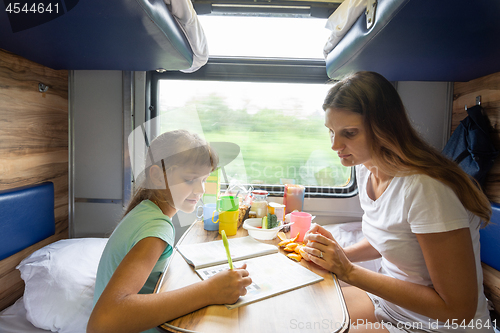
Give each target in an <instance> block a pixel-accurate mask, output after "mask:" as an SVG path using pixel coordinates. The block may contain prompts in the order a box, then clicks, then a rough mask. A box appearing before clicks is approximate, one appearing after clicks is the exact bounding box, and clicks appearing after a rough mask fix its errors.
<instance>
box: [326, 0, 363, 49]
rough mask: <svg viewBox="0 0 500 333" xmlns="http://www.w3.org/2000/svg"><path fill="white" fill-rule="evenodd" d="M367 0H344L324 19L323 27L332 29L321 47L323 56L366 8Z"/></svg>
mask: <svg viewBox="0 0 500 333" xmlns="http://www.w3.org/2000/svg"><path fill="white" fill-rule="evenodd" d="M366 4H367V0H345V1H344V2H342V4H340V6H339V7H338V8H337V9H336V10H335V11H334V12H333V14H332V15H330V17H329V18H328V20H327V21H326V25H325V28H327V29H329V30H331V31H332V33H331V35H330V37H328V41H327V42H326V44H325V46H324V48H323V55H324V56H325V58H326V57H327V56H328V54H329V53H330V51H332V50H333V48H334V47H335V46H336V45H337V44H338V43H339V42H340V40H341V39H342V37H344V35H345V34H346V33H347V31H349V29H351V27H352V25H353V24H354V22H355V21H356V20H357V19H358V17H359V16H360V15H361V14H362V13H363V12H364V11H365V10H366Z"/></svg>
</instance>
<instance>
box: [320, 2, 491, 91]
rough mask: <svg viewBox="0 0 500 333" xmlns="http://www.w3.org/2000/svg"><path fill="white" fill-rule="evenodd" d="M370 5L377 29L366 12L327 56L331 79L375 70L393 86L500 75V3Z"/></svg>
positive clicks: (376, 3) (392, 3)
mask: <svg viewBox="0 0 500 333" xmlns="http://www.w3.org/2000/svg"><path fill="white" fill-rule="evenodd" d="M345 1H346V2H347V3H349V2H350V3H354V2H360V1H355V0H345ZM370 2H375V18H374V21H373V22H374V23H373V25H372V26H371V27H367V19H366V14H365V12H364V11H363V13H362V14H361V15H360V16H359V18H357V20H355V21H354V23H353V25H352V27H351V28H350V29H348V30H347V29H346V30H347V31H346V32H345V35H344V36H343V38H342V39H340V41H339V42H338V44H337V45H336V46H335V47H334V48H333V50H331V51H330V52H329V53H328V54H327V56H326V66H327V74H328V76H329V77H330V78H332V79H338V78H340V77H342V76H344V75H346V74H348V73H351V72H355V71H359V70H370V71H375V72H379V73H380V74H382V75H384V76H385V77H386V78H388V79H389V80H391V81H469V80H472V79H475V78H478V77H481V76H485V75H488V74H491V73H495V72H498V71H500V61H498V59H500V43H498V36H500V20H498V16H499V14H500V1H491V0H474V1H470V0H453V1H451V0H447V1H435V0H378V1H368V3H370ZM347 3H346V4H344V6H345V5H347ZM371 7H372V8H373V5H371ZM339 9H341V7H339ZM352 12H355V11H352ZM372 12H373V10H372ZM357 14H358V15H359V11H358V12H357Z"/></svg>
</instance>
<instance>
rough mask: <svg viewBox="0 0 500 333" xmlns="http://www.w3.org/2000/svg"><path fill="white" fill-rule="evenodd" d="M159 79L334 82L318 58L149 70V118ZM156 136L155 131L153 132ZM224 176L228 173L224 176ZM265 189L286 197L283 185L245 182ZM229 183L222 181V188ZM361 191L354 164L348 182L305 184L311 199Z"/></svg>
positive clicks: (234, 60) (220, 61) (213, 61)
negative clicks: (189, 69) (189, 70)
mask: <svg viewBox="0 0 500 333" xmlns="http://www.w3.org/2000/svg"><path fill="white" fill-rule="evenodd" d="M159 80H204V81H243V82H276V83H316V84H318V83H319V84H326V83H328V82H329V81H331V80H330V79H329V78H328V76H327V75H326V66H325V61H323V60H316V59H281V58H280V59H278V58H244V57H211V58H210V59H209V60H208V62H207V64H206V65H204V66H203V67H201V68H200V69H199V70H197V71H196V72H194V73H189V74H186V73H182V72H179V71H166V72H159V71H149V72H147V73H146V82H147V84H146V96H147V97H148V96H149V98H146V121H148V120H150V119H153V118H155V117H156V116H158V104H159V103H158V98H159V93H158V81H159ZM153 136H156V134H154V133H153ZM224 176H225V175H224ZM243 185H247V186H248V185H251V186H253V188H254V189H258V190H265V191H268V192H269V196H271V197H283V194H284V189H285V186H284V185H265V184H243ZM227 186H228V183H227V181H226V182H222V183H221V189H225V188H227ZM357 194H358V188H357V184H356V172H355V169H354V167H351V176H350V180H349V183H347V184H346V185H345V186H343V187H326V186H310V185H308V186H306V191H305V195H306V197H308V198H349V197H353V196H355V195H357Z"/></svg>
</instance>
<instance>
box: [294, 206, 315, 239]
mask: <svg viewBox="0 0 500 333" xmlns="http://www.w3.org/2000/svg"><path fill="white" fill-rule="evenodd" d="M311 220H312V215H311V214H309V213H305V212H292V213H291V214H290V222H292V223H293V224H292V226H291V229H290V237H291V238H294V237H295V236H296V235H297V233H300V234H299V238H297V241H298V242H302V241H303V240H304V235H305V234H306V232H307V231H308V230H309V229H310V228H311Z"/></svg>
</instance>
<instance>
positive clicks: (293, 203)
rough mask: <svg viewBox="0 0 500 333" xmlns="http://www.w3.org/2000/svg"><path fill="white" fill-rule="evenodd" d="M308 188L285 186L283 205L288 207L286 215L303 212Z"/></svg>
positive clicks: (292, 185)
mask: <svg viewBox="0 0 500 333" xmlns="http://www.w3.org/2000/svg"><path fill="white" fill-rule="evenodd" d="M305 192H306V187H305V186H303V185H295V184H285V193H284V194H283V204H284V205H285V206H286V209H285V214H288V213H291V212H293V211H294V210H298V211H299V212H301V211H302V210H303V209H304V195H305Z"/></svg>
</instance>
